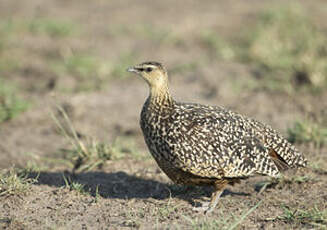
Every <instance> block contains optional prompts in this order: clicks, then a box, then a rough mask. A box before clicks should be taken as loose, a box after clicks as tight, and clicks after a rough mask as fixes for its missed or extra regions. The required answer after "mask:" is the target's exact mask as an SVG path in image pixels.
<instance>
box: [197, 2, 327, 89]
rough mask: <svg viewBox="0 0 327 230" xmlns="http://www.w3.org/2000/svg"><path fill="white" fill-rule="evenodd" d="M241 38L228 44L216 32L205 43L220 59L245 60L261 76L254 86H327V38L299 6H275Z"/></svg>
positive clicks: (203, 38) (208, 34)
mask: <svg viewBox="0 0 327 230" xmlns="http://www.w3.org/2000/svg"><path fill="white" fill-rule="evenodd" d="M236 37H237V39H231V40H232V42H227V41H226V40H225V39H223V38H222V36H220V35H219V33H217V32H216V31H214V30H209V31H204V32H203V33H202V34H201V36H200V40H201V42H202V43H203V44H204V45H205V47H207V48H208V52H209V55H210V56H211V57H210V59H212V57H214V58H219V59H225V60H226V59H227V60H232V61H238V62H244V63H246V64H248V65H252V66H253V68H254V69H255V72H256V78H255V79H253V82H252V81H250V82H249V83H247V82H245V83H244V84H245V86H247V87H248V88H252V89H253V88H254V89H255V88H267V89H270V90H277V91H285V92H289V93H294V92H296V91H298V90H309V91H311V92H314V93H316V92H320V91H321V90H323V89H326V88H327V62H326V61H325V60H326V58H327V39H326V35H325V34H324V33H323V32H321V31H320V30H319V29H318V28H317V27H316V26H315V25H314V24H313V23H312V21H311V20H310V18H309V17H308V16H307V14H306V12H305V10H304V8H303V7H301V5H299V4H285V5H283V6H281V7H269V8H268V9H267V10H265V11H264V12H263V13H262V14H260V15H259V17H258V19H257V24H256V25H254V26H249V27H247V28H246V31H245V32H244V33H241V35H236Z"/></svg>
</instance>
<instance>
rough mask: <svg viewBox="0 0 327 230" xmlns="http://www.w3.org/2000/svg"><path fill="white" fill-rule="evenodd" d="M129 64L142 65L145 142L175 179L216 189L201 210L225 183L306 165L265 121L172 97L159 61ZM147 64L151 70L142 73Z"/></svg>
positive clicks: (212, 202) (273, 174) (295, 150)
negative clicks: (147, 91) (145, 93)
mask: <svg viewBox="0 0 327 230" xmlns="http://www.w3.org/2000/svg"><path fill="white" fill-rule="evenodd" d="M140 66H141V67H140ZM134 68H135V69H137V70H143V72H144V74H143V72H142V71H139V72H138V73H139V74H140V75H141V76H143V77H144V78H145V80H146V81H147V82H148V84H149V86H150V96H149V97H148V99H147V100H146V102H145V104H144V106H143V109H142V112H141V120H140V125H141V128H142V131H143V134H144V139H145V141H146V144H147V146H148V148H149V150H150V152H151V154H152V156H153V157H154V159H155V160H156V162H157V163H158V165H159V167H160V168H161V169H162V170H163V171H164V172H165V173H166V174H167V176H168V177H169V178H170V179H171V180H172V181H174V182H175V183H179V184H191V185H213V186H214V187H215V188H216V189H215V192H214V194H213V197H212V201H211V203H210V204H208V207H206V208H205V209H204V210H207V211H212V209H213V207H214V206H215V205H216V203H217V199H218V197H219V195H220V194H221V192H222V190H223V188H224V186H225V185H226V184H228V183H233V182H235V181H237V180H238V179H241V178H246V177H249V176H252V175H255V174H262V175H268V176H272V177H277V176H278V175H279V173H280V170H283V169H285V168H288V167H297V166H305V165H306V160H305V158H304V157H303V155H302V154H301V153H300V152H299V151H298V150H297V149H296V148H295V147H294V146H293V145H291V144H290V143H289V142H288V141H287V140H286V139H284V138H283V137H282V136H281V135H279V134H278V133H277V132H276V131H275V130H273V129H272V128H271V127H269V126H268V125H265V124H263V123H260V122H258V121H256V120H254V119H250V118H247V117H245V116H242V115H240V114H238V113H235V112H232V111H230V110H227V109H225V108H223V107H218V106H207V105H200V104H191V103H179V102H176V101H174V100H173V98H172V97H171V95H170V94H169V90H168V79H167V73H166V71H165V70H164V68H163V67H162V65H161V64H159V63H155V62H147V63H142V64H140V65H138V66H137V67H134ZM147 68H150V69H152V70H150V69H148V70H150V71H148V73H145V72H146V71H145V70H146V69H147ZM133 72H135V71H133ZM161 78H165V79H161ZM158 81H159V82H158ZM160 81H161V82H160ZM218 193H219V194H218Z"/></svg>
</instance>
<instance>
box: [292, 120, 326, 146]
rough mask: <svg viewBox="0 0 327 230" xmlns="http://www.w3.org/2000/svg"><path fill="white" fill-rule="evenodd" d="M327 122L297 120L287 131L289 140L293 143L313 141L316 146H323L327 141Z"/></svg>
mask: <svg viewBox="0 0 327 230" xmlns="http://www.w3.org/2000/svg"><path fill="white" fill-rule="evenodd" d="M326 122H327V121H326ZM326 122H312V121H308V120H307V121H296V122H295V123H294V125H293V127H291V128H289V129H288V131H287V133H288V140H289V141H290V142H291V143H313V144H314V145H315V146H316V147H322V146H323V145H324V144H326V142H327V123H326Z"/></svg>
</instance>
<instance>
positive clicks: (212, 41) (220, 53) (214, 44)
mask: <svg viewBox="0 0 327 230" xmlns="http://www.w3.org/2000/svg"><path fill="white" fill-rule="evenodd" d="M200 41H201V43H202V44H203V45H204V47H205V48H206V49H207V50H208V52H209V53H210V56H212V57H213V58H218V59H223V60H232V59H233V58H235V55H236V54H235V50H234V49H233V48H232V47H231V45H230V44H229V43H228V42H226V41H225V39H224V38H223V37H222V36H220V35H219V34H217V33H216V32H215V31H211V30H207V31H203V32H202V33H201V35H200Z"/></svg>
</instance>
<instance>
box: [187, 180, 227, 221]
mask: <svg viewBox="0 0 327 230" xmlns="http://www.w3.org/2000/svg"><path fill="white" fill-rule="evenodd" d="M227 184H228V181H227V180H219V181H216V182H215V184H214V189H215V190H214V191H213V193H212V194H211V200H210V202H205V203H203V204H202V206H200V207H194V208H193V210H194V211H204V213H205V214H207V213H210V212H212V211H213V210H214V209H215V207H216V205H217V204H218V200H219V197H220V196H221V194H222V193H223V191H224V188H225V186H226V185H227Z"/></svg>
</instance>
